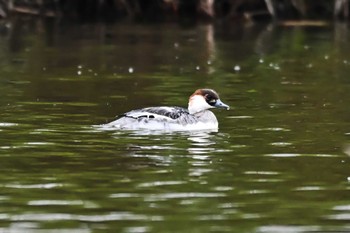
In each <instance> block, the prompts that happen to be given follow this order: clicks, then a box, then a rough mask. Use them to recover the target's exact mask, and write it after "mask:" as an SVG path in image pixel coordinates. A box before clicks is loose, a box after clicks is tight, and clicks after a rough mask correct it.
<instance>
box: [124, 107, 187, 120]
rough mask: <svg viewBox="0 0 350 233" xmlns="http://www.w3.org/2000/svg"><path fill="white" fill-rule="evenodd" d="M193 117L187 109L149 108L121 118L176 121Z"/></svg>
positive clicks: (132, 112)
mask: <svg viewBox="0 0 350 233" xmlns="http://www.w3.org/2000/svg"><path fill="white" fill-rule="evenodd" d="M185 116H186V117H191V114H190V113H189V112H188V110H187V109H185V108H181V107H149V108H143V109H138V110H132V111H130V112H127V113H124V114H123V115H121V116H119V118H120V117H130V118H134V119H143V118H154V119H169V120H176V119H178V118H182V117H185Z"/></svg>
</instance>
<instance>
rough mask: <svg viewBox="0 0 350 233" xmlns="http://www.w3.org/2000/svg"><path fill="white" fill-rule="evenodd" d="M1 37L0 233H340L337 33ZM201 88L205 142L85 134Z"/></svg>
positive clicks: (342, 55)
mask: <svg viewBox="0 0 350 233" xmlns="http://www.w3.org/2000/svg"><path fill="white" fill-rule="evenodd" d="M3 27H4V28H5V29H6V30H5V29H4V32H3V33H2V34H1V36H0V49H1V55H0V66H1V69H0V82H1V85H0V93H1V94H0V95H1V98H0V103H1V105H0V106H1V109H0V110H1V120H0V133H1V135H2V137H1V138H0V168H1V171H2V172H1V175H0V186H1V190H2V192H1V193H0V203H1V205H0V230H1V231H2V232H71V231H74V232H110V231H113V232H257V233H262V232H263V233H265V232H266V233H267V232H268V233H270V232H317V231H350V224H349V221H350V201H349V195H350V193H349V192H350V172H349V171H350V170H349V162H350V161H349V154H350V144H349V135H350V123H349V119H350V110H349V108H348V103H349V101H350V94H349V93H350V92H349V88H350V81H349V77H348V74H349V71H350V55H349V53H348V51H349V48H350V47H349V43H348V41H349V36H348V34H349V33H348V30H349V29H348V27H347V26H346V25H342V24H336V25H328V26H324V27H282V26H279V25H273V24H269V25H197V26H195V27H190V28H183V27H180V26H178V25H173V24H165V25H130V24H127V25H124V24H118V25H114V26H105V25H98V24H95V25H73V26H64V25H60V24H58V23H52V22H43V21H40V20H33V21H26V20H24V21H23V20H21V19H17V20H14V21H11V22H7V23H6V25H3ZM200 87H210V88H213V89H215V90H217V91H218V92H219V93H220V95H221V99H222V100H223V101H224V102H225V103H227V104H229V105H230V106H232V110H230V111H221V110H218V111H216V110H214V111H215V114H216V115H217V118H218V119H219V123H220V129H219V130H218V132H206V131H204V132H203V131H202V132H201V131H199V132H176V133H171V132H152V131H125V132H120V131H106V130H101V129H99V128H98V127H94V125H98V124H103V123H106V122H109V121H111V120H113V119H114V117H115V116H116V115H117V114H120V113H123V112H125V111H128V110H131V109H134V108H140V107H147V106H156V105H178V106H184V107H186V106H187V100H188V96H189V95H190V94H191V93H192V92H193V91H194V90H195V89H197V88H200Z"/></svg>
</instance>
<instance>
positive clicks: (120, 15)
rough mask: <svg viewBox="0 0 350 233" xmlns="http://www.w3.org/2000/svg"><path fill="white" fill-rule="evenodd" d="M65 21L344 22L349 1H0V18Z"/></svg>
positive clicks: (347, 12)
mask: <svg viewBox="0 0 350 233" xmlns="http://www.w3.org/2000/svg"><path fill="white" fill-rule="evenodd" d="M14 13H21V14H29V15H42V16H47V17H59V18H62V19H65V20H68V21H82V22H86V21H107V22H115V21H120V20H139V21H176V20H240V19H249V20H266V19H274V20H279V19H332V18H335V19H347V18H348V16H349V0H334V1H329V0H147V1H145V0H75V1H69V0H0V16H1V17H3V18H6V17H9V16H10V15H11V14H14Z"/></svg>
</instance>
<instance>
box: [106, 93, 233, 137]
mask: <svg viewBox="0 0 350 233" xmlns="http://www.w3.org/2000/svg"><path fill="white" fill-rule="evenodd" d="M213 108H223V109H226V110H229V109H230V107H229V106H228V105H227V104H225V103H223V102H222V101H221V100H220V98H219V94H218V93H217V92H216V91H214V90H213V89H208V88H203V89H197V90H196V91H195V92H194V93H193V94H192V95H191V96H190V97H189V101H188V108H183V107H177V106H172V107H168V106H159V107H146V108H141V109H136V110H132V111H129V112H126V113H123V114H121V115H119V116H117V118H116V120H114V121H112V122H110V123H107V124H105V125H104V126H106V127H111V128H116V129H120V130H140V129H145V130H166V131H169V130H170V131H191V130H192V131H193V130H217V129H218V127H219V123H218V120H217V118H216V116H215V115H214V113H213V112H212V111H210V110H209V109H213Z"/></svg>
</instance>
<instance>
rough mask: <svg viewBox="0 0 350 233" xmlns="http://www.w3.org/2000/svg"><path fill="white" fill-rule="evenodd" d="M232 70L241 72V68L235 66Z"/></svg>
mask: <svg viewBox="0 0 350 233" xmlns="http://www.w3.org/2000/svg"><path fill="white" fill-rule="evenodd" d="M233 69H234V71H237V72H238V71H240V70H241V67H240V66H239V65H235V66H234V67H233Z"/></svg>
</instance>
